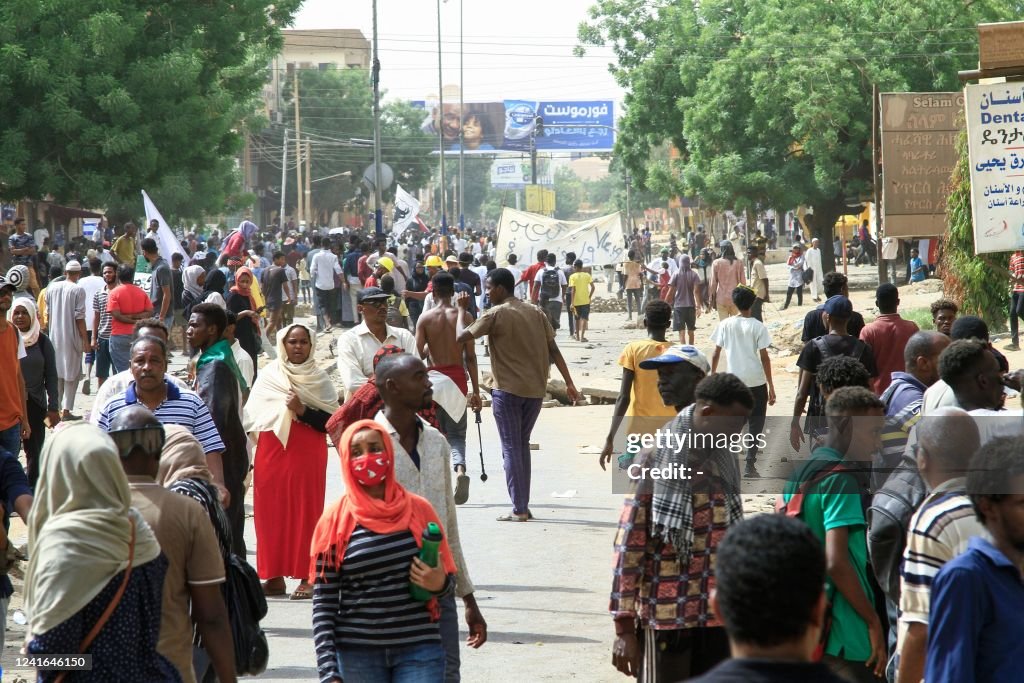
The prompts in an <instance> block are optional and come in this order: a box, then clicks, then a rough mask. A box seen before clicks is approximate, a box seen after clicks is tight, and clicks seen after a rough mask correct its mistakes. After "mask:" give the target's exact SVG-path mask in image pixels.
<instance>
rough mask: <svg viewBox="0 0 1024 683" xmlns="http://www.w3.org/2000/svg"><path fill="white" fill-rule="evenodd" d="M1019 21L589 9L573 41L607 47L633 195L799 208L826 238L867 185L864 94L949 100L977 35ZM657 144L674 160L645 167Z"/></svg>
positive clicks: (844, 7) (771, 8)
mask: <svg viewBox="0 0 1024 683" xmlns="http://www.w3.org/2000/svg"><path fill="white" fill-rule="evenodd" d="M1020 12H1021V3H1020V2H1014V1H1012V0H989V1H987V2H949V0H898V1H897V2H889V1H887V2H883V1H882V0H834V1H832V2H820V1H818V0H739V1H737V0H702V1H701V2H695V1H694V2H676V1H675V0H598V2H597V3H596V4H595V5H594V6H593V7H592V8H591V9H590V12H589V14H590V19H589V21H588V22H585V23H583V24H581V26H580V29H579V38H580V42H581V43H582V46H581V48H580V49H581V50H584V49H585V46H586V45H596V44H606V45H611V46H612V47H613V48H614V51H615V54H616V59H617V63H615V64H612V65H610V69H611V72H612V73H613V74H614V75H615V77H616V79H617V80H618V82H619V83H620V85H622V87H623V88H625V90H626V109H627V111H626V113H625V115H624V116H623V118H622V121H621V122H620V130H621V134H620V135H619V138H618V140H617V142H616V154H617V155H618V156H619V157H620V158H621V159H622V160H623V162H624V163H625V164H626V166H627V167H628V168H629V169H630V170H631V171H632V172H633V174H634V178H635V181H636V182H637V183H638V184H639V185H641V186H654V187H657V188H659V189H661V190H663V191H672V192H675V193H677V194H687V195H699V196H700V197H701V198H702V199H704V200H705V201H706V202H708V203H709V204H711V205H712V206H715V207H717V208H722V209H738V210H747V209H751V208H757V207H760V208H771V207H780V208H790V207H793V206H795V205H796V204H806V205H810V206H812V207H813V209H814V215H815V219H816V220H815V221H814V225H813V228H814V232H815V234H818V235H819V236H830V234H831V229H832V225H833V224H834V223H835V220H836V218H837V216H838V215H839V214H840V213H842V212H843V211H844V210H845V208H846V206H847V204H849V203H850V201H851V200H854V201H856V200H857V199H858V198H860V197H864V196H866V195H867V194H868V193H869V190H870V187H871V181H872V174H871V115H872V111H871V110H872V107H871V94H872V87H873V86H877V87H878V88H879V90H880V91H913V90H920V91H932V90H957V89H959V83H958V81H957V77H956V72H957V70H958V69H964V68H969V67H971V66H973V65H974V64H975V63H976V61H977V38H976V34H975V25H976V24H977V23H978V22H980V21H997V20H1003V19H1008V18H1015V17H1018V16H1019V15H1020ZM664 141H669V142H671V143H672V144H673V145H674V146H675V147H676V148H677V149H678V150H679V151H680V157H679V159H677V160H675V161H673V162H672V163H671V164H669V165H667V166H666V165H665V164H664V163H663V162H660V161H659V162H654V163H652V162H650V161H649V158H650V154H651V151H652V150H653V149H654V148H655V147H656V146H657V145H660V144H662V143H663V142H664ZM826 242H827V244H823V249H827V248H830V247H831V239H830V238H829V239H827V240H826ZM826 261H828V259H827V258H826Z"/></svg>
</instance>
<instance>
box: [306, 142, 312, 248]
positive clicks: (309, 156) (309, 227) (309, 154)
mask: <svg viewBox="0 0 1024 683" xmlns="http://www.w3.org/2000/svg"><path fill="white" fill-rule="evenodd" d="M312 177H313V147H312V145H310V144H309V138H306V202H305V203H306V230H309V231H312V230H313V211H312V208H311V207H312V206H313V204H312V191H311V189H310V182H309V179H310V178H312Z"/></svg>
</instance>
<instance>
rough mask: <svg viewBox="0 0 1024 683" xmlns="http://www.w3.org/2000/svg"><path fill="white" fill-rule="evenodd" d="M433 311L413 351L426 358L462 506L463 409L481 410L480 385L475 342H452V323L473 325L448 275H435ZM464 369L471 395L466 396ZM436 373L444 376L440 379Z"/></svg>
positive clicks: (465, 481) (465, 492) (465, 485)
mask: <svg viewBox="0 0 1024 683" xmlns="http://www.w3.org/2000/svg"><path fill="white" fill-rule="evenodd" d="M431 282H432V283H433V292H434V308H431V309H430V310H429V311H425V312H424V313H423V315H421V316H420V319H419V322H418V323H417V324H416V349H417V351H418V352H419V354H420V357H421V358H424V359H427V358H429V364H430V369H431V370H433V371H436V372H432V373H431V381H432V382H433V385H434V400H435V401H436V402H437V404H438V405H439V406H441V410H439V411H438V412H437V419H438V422H439V423H440V425H441V431H443V432H444V434H445V436H447V437H448V443H450V444H451V447H452V466H453V467H454V469H455V473H456V475H457V477H456V483H455V502H456V504H458V505H462V504H463V503H465V502H466V500H468V498H469V477H468V476H467V475H466V423H467V420H466V406H467V404H468V406H469V407H470V408H472V409H473V410H474V411H478V412H479V410H480V386H479V383H478V376H477V367H476V350H475V348H474V341H473V340H470V341H467V342H465V343H462V344H459V343H457V342H456V341H455V323H456V321H457V320H458V317H459V316H460V315H461V316H465V318H464V319H463V324H466V325H468V324H469V323H471V322H472V318H471V317H470V315H469V312H468V311H466V310H465V309H463V308H459V307H457V306H455V305H453V304H452V297H453V296H454V295H455V278H454V277H452V275H451V274H450V273H443V272H442V273H438V274H437V275H435V276H434V278H433V280H431ZM466 368H468V369H469V372H468V375H469V381H470V383H471V384H472V387H473V392H472V393H471V394H469V396H468V397H467V396H466V392H467V389H468V388H467V386H466V376H467V372H466ZM437 373H440V374H441V375H444V377H439V376H438V374H437Z"/></svg>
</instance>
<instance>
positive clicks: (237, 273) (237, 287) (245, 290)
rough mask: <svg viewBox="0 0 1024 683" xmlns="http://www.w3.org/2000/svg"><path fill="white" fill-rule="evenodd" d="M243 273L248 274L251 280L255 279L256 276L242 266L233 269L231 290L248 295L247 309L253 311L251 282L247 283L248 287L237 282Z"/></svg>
mask: <svg viewBox="0 0 1024 683" xmlns="http://www.w3.org/2000/svg"><path fill="white" fill-rule="evenodd" d="M243 275H248V276H249V277H251V278H252V279H253V280H255V279H256V276H255V275H253V274H252V271H251V270H249V269H248V268H246V267H244V266H243V267H241V268H239V269H238V270H236V271H235V284H234V285H232V287H231V291H232V292H234V293H235V294H240V295H241V296H245V297H248V298H249V310H252V311H255V310H256V300H255V299H253V298H252V282H250V283H249V286H248V287H242V285H240V284H238V279H239V278H240V277H242V276H243Z"/></svg>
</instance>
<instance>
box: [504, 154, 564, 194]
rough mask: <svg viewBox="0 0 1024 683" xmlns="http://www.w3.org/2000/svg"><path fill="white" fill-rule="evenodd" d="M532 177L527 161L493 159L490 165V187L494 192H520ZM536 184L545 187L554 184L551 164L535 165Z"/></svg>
mask: <svg viewBox="0 0 1024 683" xmlns="http://www.w3.org/2000/svg"><path fill="white" fill-rule="evenodd" d="M532 175H533V174H532V170H531V168H530V161H529V160H528V159H526V160H523V159H519V158H515V159H495V160H494V163H493V164H491V187H493V188H494V189H496V190H521V189H523V188H524V187H526V186H527V185H529V184H530V180H531V179H532ZM537 184H538V185H544V186H546V187H552V186H553V185H554V184H555V177H554V175H553V173H552V171H551V164H541V163H538V164H537Z"/></svg>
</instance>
